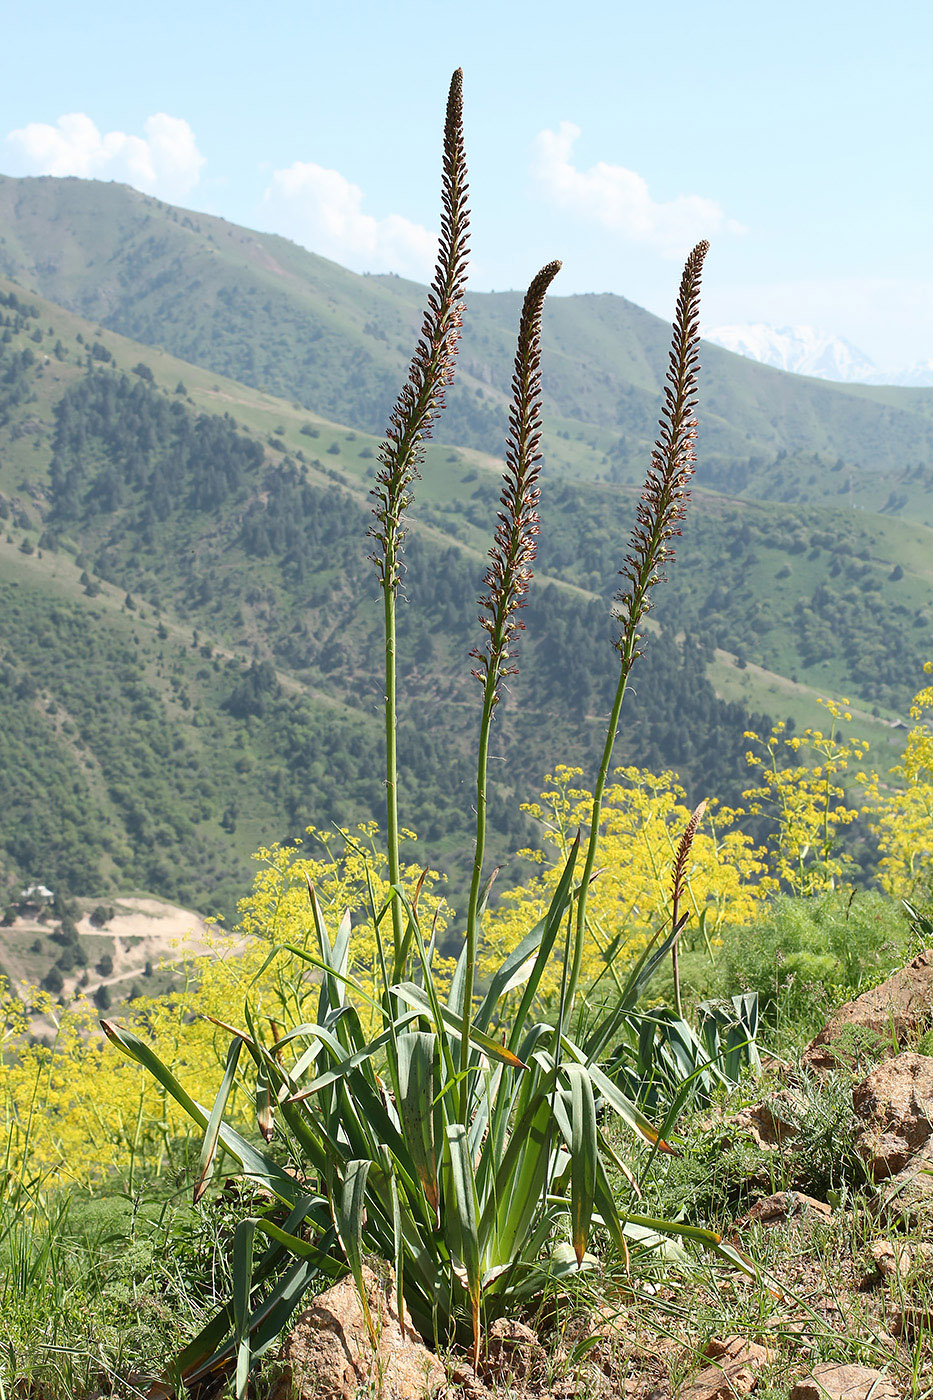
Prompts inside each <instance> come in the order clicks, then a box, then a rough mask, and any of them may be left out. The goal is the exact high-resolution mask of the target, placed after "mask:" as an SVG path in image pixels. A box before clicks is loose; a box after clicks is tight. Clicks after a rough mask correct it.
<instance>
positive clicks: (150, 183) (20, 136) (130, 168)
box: [4, 112, 204, 199]
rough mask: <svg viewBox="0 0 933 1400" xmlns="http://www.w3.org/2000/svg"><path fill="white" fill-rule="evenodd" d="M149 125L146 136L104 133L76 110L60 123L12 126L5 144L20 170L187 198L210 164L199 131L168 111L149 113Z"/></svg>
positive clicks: (32, 123)
mask: <svg viewBox="0 0 933 1400" xmlns="http://www.w3.org/2000/svg"><path fill="white" fill-rule="evenodd" d="M143 130H144V132H145V136H129V135H127V133H126V132H125V131H108V132H105V133H101V132H100V131H99V130H98V128H97V126H96V125H95V124H94V122H93V121H92V120H91V118H90V117H89V116H87V115H86V113H84V112H71V113H69V114H68V115H67V116H63V117H59V119H58V121H57V122H56V124H55V125H54V126H52V125H50V124H49V123H48V122H30V123H29V125H28V126H24V127H21V128H20V129H19V130H17V131H11V132H10V133H9V135H8V136H7V137H6V140H5V143H4V144H5V146H6V148H7V151H8V152H9V153H10V156H11V158H12V161H13V164H14V167H15V169H14V171H13V173H15V174H21V175H79V176H81V177H82V178H84V179H88V180H92V179H93V180H121V181H124V182H125V183H126V184H128V185H133V186H135V188H136V189H139V190H143V191H144V192H145V193H146V194H157V195H160V196H162V197H163V198H166V199H179V198H181V196H183V195H185V194H187V193H188V191H189V190H191V189H193V188H194V186H195V185H196V184H197V183H198V180H199V178H200V174H201V167H202V166H203V164H204V157H203V156H202V155H201V153H200V151H199V150H198V148H197V143H196V141H195V139H194V132H193V131H192V130H191V127H190V126H189V125H188V123H187V122H186V121H184V120H183V119H182V118H181V117H170V116H168V115H167V113H165V112H156V113H155V114H154V115H153V116H151V117H147V119H146V121H145V123H144V124H143Z"/></svg>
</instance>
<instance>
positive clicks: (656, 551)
mask: <svg viewBox="0 0 933 1400" xmlns="http://www.w3.org/2000/svg"><path fill="white" fill-rule="evenodd" d="M708 251H709V244H708V243H707V242H706V241H705V240H704V242H702V243H698V244H697V246H696V247H695V248H694V250H693V252H692V253H691V254H690V256H689V258H688V259H687V262H686V264H685V266H684V272H683V277H682V278H681V282H680V294H679V296H678V298H677V310H676V313H675V316H674V331H673V336H672V338H671V350H670V355H669V360H670V367H669V369H668V371H667V385H666V387H665V390H664V408H663V409H662V412H661V419H660V424H659V426H660V429H661V433H660V436H659V437H658V440H657V442H656V443H655V446H654V451H653V452H652V454H651V466H650V467H649V469H648V475H647V478H646V480H645V486H644V490H643V491H642V495H641V500H640V501H639V503H638V510H637V512H636V524H635V526H634V528H633V529H632V534H631V537H630V540H629V554H628V555H627V557H626V560H625V565H624V566H623V568H621V569H620V570H619V572H620V574H621V575H622V576H623V578H625V579H626V580H627V586H626V585H623V587H622V588H621V589H620V590H619V592H618V593H617V595H616V598H617V600H618V602H619V604H620V607H619V617H620V620H621V622H622V633H621V636H620V638H619V641H618V642H617V646H618V647H619V650H620V651H621V650H622V649H623V647H624V645H625V639H626V637H627V636H630V635H631V634H632V632H633V631H634V630H635V629H637V628H638V626H639V625H640V623H641V621H642V619H643V618H644V617H645V615H646V613H647V612H648V611H649V609H650V607H651V589H652V588H653V587H654V585H655V584H656V583H660V582H661V580H662V579H663V578H664V574H663V573H662V569H663V566H664V564H665V563H666V562H668V561H669V560H671V559H673V557H674V549H673V546H672V545H671V544H670V541H671V540H672V539H673V538H674V536H675V535H679V534H680V530H679V528H678V523H679V521H681V520H682V519H683V517H684V509H685V507H686V503H687V501H688V500H689V499H690V493H689V490H688V487H689V485H690V480H691V478H692V476H693V472H694V468H695V465H696V452H695V447H696V430H697V422H696V418H695V417H694V409H695V408H696V391H697V368H698V363H699V342H700V333H699V317H700V276H701V273H702V271H703V259H704V258H705V257H706V254H707V253H708ZM639 654H640V653H639V651H638V650H637V649H635V650H634V651H632V652H631V655H630V659H629V665H631V662H632V661H634V659H635V657H636V656H638V655H639Z"/></svg>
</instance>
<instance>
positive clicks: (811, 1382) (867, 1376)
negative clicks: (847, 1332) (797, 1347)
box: [790, 1361, 900, 1400]
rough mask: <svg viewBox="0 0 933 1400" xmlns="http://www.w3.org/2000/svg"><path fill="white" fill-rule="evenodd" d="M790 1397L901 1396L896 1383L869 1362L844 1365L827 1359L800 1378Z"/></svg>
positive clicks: (854, 1399) (895, 1399)
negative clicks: (873, 1367) (875, 1369)
mask: <svg viewBox="0 0 933 1400" xmlns="http://www.w3.org/2000/svg"><path fill="white" fill-rule="evenodd" d="M790 1400H900V1397H899V1395H898V1392H897V1391H896V1390H895V1388H894V1385H893V1384H892V1382H891V1381H889V1380H888V1379H887V1377H886V1376H885V1375H883V1374H882V1372H881V1371H873V1370H872V1369H871V1368H870V1367H869V1366H841V1365H839V1363H838V1362H836V1361H824V1362H823V1363H822V1365H820V1366H814V1368H813V1370H812V1371H811V1372H810V1374H809V1376H805V1377H804V1378H803V1380H802V1381H798V1382H797V1384H796V1385H795V1386H794V1388H793V1390H792V1391H791V1393H790Z"/></svg>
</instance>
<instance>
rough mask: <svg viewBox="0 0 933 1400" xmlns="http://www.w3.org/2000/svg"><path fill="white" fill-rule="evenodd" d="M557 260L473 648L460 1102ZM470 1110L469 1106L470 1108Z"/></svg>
mask: <svg viewBox="0 0 933 1400" xmlns="http://www.w3.org/2000/svg"><path fill="white" fill-rule="evenodd" d="M560 267H561V265H560V263H559V262H551V263H548V264H547V266H546V267H543V268H542V269H541V271H540V272H539V273H538V275H537V276H536V277H535V278H534V280H533V281H532V283H531V285H530V287H529V288H528V291H527V292H526V294H525V300H524V303H523V305H522V315H521V321H520V323H519V331H518V348H517V350H516V352H515V370H514V373H513V375H512V405H511V408H510V410H509V437H508V443H507V446H506V454H505V471H504V473H503V477H502V493H501V495H500V497H499V506H500V509H499V511H498V512H497V516H498V522H499V523H498V524H497V526H496V533H495V541H494V543H493V547H492V549H491V550H490V551H489V564H488V566H487V568H486V575H485V578H484V580H483V583H484V587H485V589H486V592H485V593H484V594H483V595H482V597H481V598H480V599H479V605H480V608H481V609H482V612H481V614H480V619H479V622H480V626H481V627H482V628H483V630H484V631H485V633H486V640H485V643H484V644H483V645H482V646H480V647H475V648H474V649H473V651H472V652H471V653H470V655H471V657H472V658H473V659H474V660H475V661H476V663H477V664H476V667H475V668H474V670H473V675H474V676H475V677H476V679H477V680H478V681H479V682H480V683H481V684H482V687H483V711H482V718H481V720H480V729H479V747H478V758H477V775H476V841H475V846H474V855H473V873H472V877H471V880H470V900H469V905H468V907H467V927H466V976H465V980H464V991H463V1032H462V1035H461V1037H460V1070H461V1074H462V1076H463V1078H462V1079H461V1085H460V1101H461V1105H465V1104H466V1101H467V1085H466V1071H467V1065H468V1061H469V1051H470V1047H469V1041H468V1036H467V1030H468V1027H469V1024H470V1018H471V1015H472V1007H473V979H474V970H475V964H476V943H477V933H478V926H479V907H480V888H481V882H482V876H483V858H484V856H485V852H486V781H487V766H488V759H489V734H490V729H491V727H492V717H493V714H494V712H495V708H496V706H497V704H498V703H499V694H500V687H501V685H502V682H503V680H504V679H505V678H506V677H507V676H514V675H515V674H516V673H517V670H518V667H517V666H516V665H515V657H516V639H517V636H518V633H519V632H520V631H522V630H523V629H524V625H525V624H524V623H523V622H522V620H521V617H520V616H519V612H520V610H521V609H522V608H523V607H524V606H525V602H526V595H527V593H528V588H529V586H530V584H531V580H532V575H533V569H532V565H533V564H534V560H535V555H536V553H537V549H536V545H535V538H536V536H537V534H538V501H539V499H540V495H541V491H540V487H539V485H538V481H539V477H540V475H541V453H540V452H539V451H538V449H539V447H540V445H541V313H542V311H543V309H544V298H545V296H546V295H547V290H548V288H549V287H550V285H551V283H552V282H553V280H554V278H555V277H556V276H557V274H558V272H559V271H560ZM464 1112H465V1109H464Z"/></svg>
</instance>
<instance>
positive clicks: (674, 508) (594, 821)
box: [567, 240, 709, 1007]
mask: <svg viewBox="0 0 933 1400" xmlns="http://www.w3.org/2000/svg"><path fill="white" fill-rule="evenodd" d="M708 252H709V244H708V243H707V242H706V241H705V240H704V241H703V242H702V243H698V244H697V246H696V247H695V248H694V250H693V252H692V253H691V254H690V256H689V257H688V259H687V262H686V264H685V266H684V271H683V276H682V278H681V282H680V293H679V295H678V297H677V309H676V312H675V315H674V328H673V335H672V338H671V349H670V354H669V356H668V361H669V364H668V371H667V383H666V385H665V389H664V406H663V408H662V411H661V419H660V424H659V426H660V429H661V431H660V434H659V436H658V439H657V441H656V443H655V446H654V451H653V452H652V454H651V465H650V467H649V468H648V475H647V477H646V479H645V485H644V489H643V490H642V493H641V500H640V501H639V503H638V510H637V512H636V516H635V525H634V527H633V529H632V533H631V536H630V538H629V553H628V555H627V556H626V560H625V563H624V565H623V567H622V568H621V569H620V570H619V573H620V574H621V576H622V577H623V578H624V579H625V583H624V584H623V586H622V588H621V589H620V590H619V592H618V593H617V594H616V602H617V608H618V616H619V620H620V623H621V630H620V633H619V637H618V640H617V641H616V643H615V647H616V650H617V651H618V653H619V658H620V666H619V682H618V685H617V687H616V693H615V699H614V700H613V704H612V711H611V713H610V716H609V727H608V729H607V731H606V742H605V746H604V748H603V753H602V758H601V760H600V765H599V773H598V775H597V779H596V785H595V787H594V789H593V806H592V810H591V814H590V829H589V836H588V839H587V846H586V858H585V860H584V865H583V874H582V877H581V881H580V897H579V899H578V901H577V912H576V924H575V929H574V943H573V958H572V962H571V969H570V978H569V982H568V993H567V996H568V1006H570V1007H572V1005H573V998H574V995H575V993H576V989H577V983H578V982H579V979H580V966H581V963H582V959H583V943H584V939H585V937H586V901H587V894H588V891H589V885H590V880H591V879H592V877H593V869H594V866H595V864H596V848H597V846H598V844H599V823H600V820H601V817H602V800H603V792H604V790H605V787H606V782H607V780H608V777H609V771H610V769H611V766H612V750H613V747H614V745H615V740H616V735H617V733H618V729H619V717H620V715H621V713H622V702H623V700H624V699H625V691H626V687H627V685H628V678H629V675H630V674H631V670H632V666H633V665H634V664H635V661H636V659H637V658H638V657H639V656H640V655H641V654H642V645H641V644H642V642H643V634H642V631H641V625H642V623H643V621H644V619H645V617H646V616H647V615H648V613H649V611H650V609H651V602H652V599H651V590H652V588H654V586H655V584H657V583H660V582H661V581H662V579H663V578H664V572H663V570H664V566H665V565H666V564H669V563H670V561H671V560H672V559H673V557H674V547H673V545H672V543H671V541H672V540H673V539H674V538H675V537H676V536H677V535H679V534H680V528H679V525H680V521H681V520H682V519H683V518H684V514H685V512H686V506H687V502H688V500H689V499H690V492H689V489H688V488H689V485H690V481H691V479H692V477H693V473H694V470H695V467H696V432H697V421H696V418H695V417H694V410H695V409H696V392H697V370H698V368H699V343H700V330H699V317H700V277H701V274H702V271H703V260H704V258H705V257H706V254H707V253H708Z"/></svg>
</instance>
